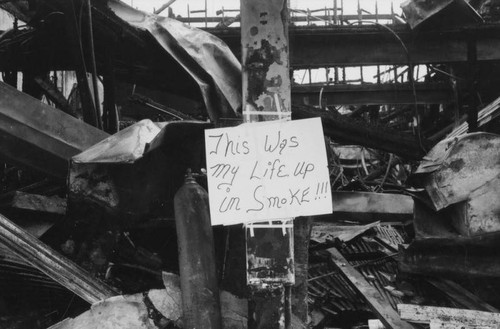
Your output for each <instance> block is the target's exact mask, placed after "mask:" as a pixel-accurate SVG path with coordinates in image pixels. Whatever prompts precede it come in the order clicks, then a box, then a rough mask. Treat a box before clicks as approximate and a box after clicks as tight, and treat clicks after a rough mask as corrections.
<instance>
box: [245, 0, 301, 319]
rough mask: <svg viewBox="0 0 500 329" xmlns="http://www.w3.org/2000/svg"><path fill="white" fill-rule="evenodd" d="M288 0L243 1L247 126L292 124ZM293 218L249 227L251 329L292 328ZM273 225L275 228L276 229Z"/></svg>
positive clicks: (248, 275) (248, 276)
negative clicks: (265, 122)
mask: <svg viewBox="0 0 500 329" xmlns="http://www.w3.org/2000/svg"><path fill="white" fill-rule="evenodd" d="M288 20H289V17H288V8H287V1H286V0H241V43H242V63H243V118H244V121H245V122H257V121H272V120H290V119H291V85H290V73H289V56H288V50H289V47H288ZM290 220H291V219H288V220H283V221H272V222H271V224H272V225H269V226H270V227H264V228H262V226H265V225H266V224H267V223H259V225H258V226H259V227H254V225H252V224H249V225H247V228H246V243H247V252H246V256H247V283H248V285H249V288H250V289H249V290H250V294H251V296H250V300H249V313H248V328H249V329H253V328H263V329H267V328H269V329H275V328H276V329H278V328H279V329H284V328H288V327H289V325H290V324H289V322H290V321H289V319H290V318H291V315H290V314H289V311H288V315H287V310H290V307H289V306H288V305H290V302H288V303H285V300H286V298H285V296H286V295H287V293H286V292H287V291H289V289H288V288H287V289H285V286H288V285H291V284H293V283H294V258H293V225H292V224H291V223H290ZM271 226H272V227H271Z"/></svg>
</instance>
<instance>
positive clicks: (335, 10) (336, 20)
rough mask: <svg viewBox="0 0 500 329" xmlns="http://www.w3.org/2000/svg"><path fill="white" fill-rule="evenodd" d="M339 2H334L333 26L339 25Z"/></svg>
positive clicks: (335, 0)
mask: <svg viewBox="0 0 500 329" xmlns="http://www.w3.org/2000/svg"><path fill="white" fill-rule="evenodd" d="M338 19H339V17H338V13H337V0H333V24H338Z"/></svg>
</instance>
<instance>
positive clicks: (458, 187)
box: [416, 133, 500, 210]
mask: <svg viewBox="0 0 500 329" xmlns="http://www.w3.org/2000/svg"><path fill="white" fill-rule="evenodd" d="M499 150H500V136H499V135H495V134H488V133H472V134H466V135H463V136H460V137H455V138H450V139H445V140H443V141H441V142H439V143H438V144H437V145H436V146H434V148H433V149H432V150H431V151H430V152H429V153H428V154H427V155H426V156H425V157H424V160H423V161H422V163H421V164H420V166H419V167H418V169H417V171H416V174H426V175H427V177H425V178H424V184H425V189H426V191H427V193H428V194H429V196H430V198H431V200H432V203H433V205H434V207H435V208H436V210H440V209H443V208H445V207H447V206H449V205H451V204H455V203H457V202H461V201H465V200H467V198H468V197H469V195H470V193H471V192H472V191H474V190H476V189H477V188H479V187H481V186H482V185H484V184H486V183H487V182H489V181H490V180H492V179H494V178H495V177H498V176H500V152H499Z"/></svg>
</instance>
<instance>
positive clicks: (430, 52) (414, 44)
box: [207, 23, 500, 69]
mask: <svg viewBox="0 0 500 329" xmlns="http://www.w3.org/2000/svg"><path fill="white" fill-rule="evenodd" d="M389 29H390V30H389ZM207 31H209V32H210V33H212V34H214V35H216V36H218V37H219V38H221V39H222V40H223V41H224V42H226V43H227V44H228V45H229V47H230V48H231V50H232V51H233V52H234V53H235V54H236V56H237V57H238V56H239V54H240V32H239V28H228V29H220V28H219V29H214V28H211V29H207ZM467 35H473V38H474V41H475V42H476V44H477V60H478V61H486V60H498V59H500V24H494V23H491V24H482V25H478V26H476V25H474V26H468V27H461V28H456V29H439V30H426V31H418V32H414V31H411V30H410V29H409V28H408V27H407V26H406V25H390V26H388V28H387V27H386V28H383V27H381V26H375V25H356V26H352V25H349V26H314V27H310V26H309V27H308V26H300V27H290V54H291V57H290V61H291V66H292V67H293V68H294V69H300V68H314V67H328V66H357V65H407V64H408V56H407V54H406V52H405V50H404V47H403V46H402V44H401V42H403V43H404V45H405V46H406V48H407V49H408V51H409V53H410V60H411V62H412V64H429V63H452V62H466V61H467V42H468V40H467V38H468V36H467ZM396 36H397V37H396ZM398 38H399V39H400V40H401V42H400V41H399V40H398ZM238 58H240V57H238Z"/></svg>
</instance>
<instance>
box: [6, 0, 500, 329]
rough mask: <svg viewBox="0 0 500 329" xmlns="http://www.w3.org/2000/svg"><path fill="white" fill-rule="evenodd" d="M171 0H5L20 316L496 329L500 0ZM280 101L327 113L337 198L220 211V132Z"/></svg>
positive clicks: (72, 325) (179, 323) (12, 235)
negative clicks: (214, 164) (216, 207)
mask: <svg viewBox="0 0 500 329" xmlns="http://www.w3.org/2000/svg"><path fill="white" fill-rule="evenodd" d="M174 2H175V1H169V2H168V3H167V4H165V5H164V6H162V7H161V8H160V10H158V11H157V13H145V12H142V11H140V10H137V9H134V8H132V7H131V6H129V5H127V4H126V3H124V2H120V1H118V0H107V1H94V0H92V1H83V0H73V1H72V2H67V1H62V0H40V1H35V2H33V1H0V8H2V9H3V10H6V12H8V13H9V14H8V15H10V16H8V15H3V11H0V14H2V15H0V20H3V19H7V18H9V17H13V19H14V20H13V21H12V22H11V24H9V25H10V26H12V29H9V30H7V31H5V32H4V31H0V71H2V77H1V80H2V81H0V157H1V158H2V162H1V166H0V291H2V295H1V296H0V328H2V329H3V328H6V329H25V328H34V329H45V328H51V329H78V328H187V327H194V326H196V327H199V326H200V325H201V326H202V327H203V326H204V327H214V328H227V329H243V328H254V327H258V325H259V324H262V326H266V325H269V326H271V327H273V328H274V327H276V326H279V327H280V328H281V327H283V326H287V327H291V328H306V327H310V328H315V329H323V328H325V329H326V328H348V329H351V328H366V327H368V328H415V327H423V328H428V327H429V328H431V329H433V328H441V329H447V328H456V327H460V328H467V329H469V328H470V329H472V328H474V329H479V328H488V329H489V328H497V327H498V326H499V321H500V320H499V319H498V317H499V314H500V312H499V311H498V310H499V308H500V299H499V298H498V296H497V294H496V292H497V291H498V288H500V286H499V284H498V282H497V281H498V277H499V276H500V262H499V260H498V257H497V250H498V247H499V244H500V217H499V216H500V206H499V205H498V202H497V201H498V199H499V197H498V196H499V193H500V158H499V154H500V152H498V151H499V149H500V137H499V135H498V133H500V129H499V127H500V126H499V113H500V111H499V108H500V107H499V103H500V98H498V96H499V95H498V90H497V88H496V87H495V86H497V85H498V82H499V80H498V78H497V76H499V75H498V73H499V68H498V63H497V60H498V59H500V52H499V49H500V48H498V44H499V40H500V39H499V37H498V35H499V34H498V33H497V32H498V30H500V27H499V26H500V25H498V22H496V21H495V20H494V16H495V8H496V7H495V3H496V2H495V1H475V0H473V1H463V0H442V1H424V0H422V1H421V0H410V1H406V2H405V3H404V4H403V5H402V9H403V13H404V16H400V15H398V14H396V13H395V12H394V8H392V9H391V14H390V15H385V14H378V12H377V11H378V7H376V11H375V14H372V13H370V12H368V11H367V10H365V9H362V8H361V4H360V3H359V4H358V11H357V14H356V15H350V14H346V13H344V9H345V10H348V5H347V4H346V8H340V7H339V3H337V1H334V3H333V6H334V7H333V8H324V9H321V10H320V11H311V10H309V9H308V10H307V11H302V10H299V9H293V10H291V11H292V12H293V15H290V17H288V16H287V15H286V11H287V8H286V7H285V4H286V1H283V0H279V1H278V0H276V1H274V0H273V2H272V3H271V2H265V1H261V2H252V5H251V6H252V7H251V8H250V7H249V8H250V9H252V10H250V11H255V13H257V11H258V10H261V9H262V8H263V7H262V6H264V4H265V5H266V6H267V5H269V6H270V7H269V10H268V11H269V12H268V11H267V10H266V12H260V13H257V14H258V15H256V16H251V17H250V16H249V15H251V13H250V12H246V11H245V9H244V10H243V11H242V12H241V13H240V12H239V10H232V9H227V8H226V9H222V11H221V12H220V13H217V15H221V13H222V16H221V17H209V16H208V15H209V8H208V7H206V8H205V17H204V18H200V17H181V16H179V15H178V16H175V15H174V9H173V8H174V7H175V5H176V4H174ZM245 3H246V4H247V5H248V6H250V2H248V1H247V2H245ZM256 3H257V4H259V5H258V6H257V5H255V4H256ZM328 6H330V4H329V5H328ZM377 6H378V4H377ZM167 7H169V14H168V17H163V16H160V15H159V14H158V13H159V12H160V11H161V10H163V9H165V8H167ZM341 7H344V6H341ZM175 8H178V7H175ZM249 8H246V9H249ZM488 8H489V9H488ZM188 10H189V9H188ZM271 10H272V11H273V12H272V13H271ZM476 10H477V11H476ZM194 11H196V10H194ZM232 11H235V12H237V13H235V14H234V15H233V16H231V17H229V16H224V13H225V12H226V13H228V12H232ZM191 12H192V11H191ZM191 12H189V13H191ZM478 12H479V13H481V15H483V16H484V17H481V16H480V15H479V13H478ZM255 13H254V14H255ZM300 15H305V16H300ZM372 18H373V20H374V21H373V22H371V21H370V22H368V23H367V21H366V19H372ZM483 18H486V21H487V23H484V21H483ZM288 19H290V21H287V20H288ZM183 22H187V23H192V24H193V26H191V25H188V24H185V23H183ZM197 22H198V23H200V22H201V23H203V24H205V28H204V29H199V28H197V27H195V26H194V25H196V23H197ZM0 23H2V22H0ZM237 23H238V24H237ZM288 23H290V24H288ZM373 23H374V24H373ZM25 24H26V25H25ZM318 24H321V25H322V26H319V25H318ZM364 24H366V25H364ZM246 25H252V26H246ZM288 25H289V27H290V29H289V30H290V31H289V32H287V31H288V28H287V26H288ZM0 26H5V25H2V24H0ZM271 32H272V33H271ZM274 32H276V35H275V34H274ZM285 32H286V33H285ZM217 36H219V37H220V38H218V37H217ZM242 36H243V38H242ZM274 38H276V39H274ZM254 39H255V40H254ZM284 39H286V40H284ZM242 40H243V41H244V42H243V44H242V43H241V42H242ZM245 40H246V42H245ZM269 41H273V42H274V43H269ZM285 41H286V42H285ZM288 41H289V42H290V45H288V43H287V42H288ZM226 42H227V44H226ZM254 42H255V43H254ZM262 45H264V46H262ZM328 47H334V48H335V49H337V50H338V52H335V53H333V51H331V49H332V48H328ZM443 49H444V50H446V51H443ZM240 53H243V54H244V55H245V56H246V57H244V60H243V61H244V65H242V64H241V63H240V60H239V59H238V58H237V57H236V56H239V55H240ZM288 65H290V67H288ZM349 65H355V66H356V67H355V69H356V70H352V69H353V67H349ZM383 65H386V66H387V67H382V66H383ZM319 69H321V70H322V71H321V73H322V74H323V73H325V74H324V75H325V78H324V79H323V80H321V79H319V78H318V76H319V74H315V75H313V74H312V73H311V70H319ZM323 71H324V72H323ZM354 71H356V72H358V71H359V74H358V73H356V75H359V79H358V77H354V78H353V79H354V80H351V78H352V77H351V75H353V72H354ZM372 71H373V72H372ZM375 71H376V72H375ZM318 72H320V71H316V73H318ZM367 72H370V73H369V74H368V75H370V76H373V79H369V77H367ZM307 73H309V83H303V81H299V80H300V78H299V77H298V75H299V74H303V76H302V77H301V78H302V80H304V79H305V78H306V76H307ZM371 73H373V74H371ZM289 77H290V81H289V80H288V78H289ZM243 79H245V80H243ZM384 79H385V80H386V81H383V80H384ZM375 80H376V81H377V82H374V81H375ZM20 82H22V83H20ZM21 90H22V91H21ZM242 90H244V92H243V95H244V96H242ZM290 96H291V97H290ZM318 96H319V97H318ZM318 98H319V99H318ZM316 99H318V101H317V102H316ZM101 101H102V102H101ZM316 103H317V105H311V104H316ZM242 104H243V105H242ZM274 116H276V117H277V118H279V119H283V118H285V119H287V118H289V117H291V118H292V119H294V120H300V119H307V118H316V117H319V118H321V122H322V126H323V131H324V135H325V136H324V145H325V149H326V153H327V157H328V170H329V176H330V182H329V188H330V189H331V191H332V193H331V197H332V211H331V213H330V212H329V213H328V214H326V215H318V216H310V217H301V218H295V219H294V221H293V225H292V224H291V222H287V221H281V220H277V219H275V218H272V219H269V221H268V222H263V223H258V224H256V223H252V224H251V225H248V226H242V225H232V226H229V227H222V226H213V227H212V226H210V218H209V216H208V209H207V207H205V206H203V208H202V209H201V208H198V207H200V206H202V205H203V202H204V201H203V200H205V201H206V198H205V197H203V198H201V199H203V200H202V201H200V200H201V199H197V198H196V197H194V195H195V194H196V193H198V194H196V195H201V194H204V191H203V189H206V188H207V185H208V182H207V177H206V176H207V170H206V169H207V168H206V167H207V164H206V150H205V145H204V139H205V132H206V130H208V129H211V128H215V127H217V128H221V127H229V126H235V125H239V124H242V123H243V122H246V123H247V124H249V125H251V123H249V122H253V121H263V120H264V121H265V120H267V119H269V118H270V117H273V118H274ZM318 126H319V123H318ZM292 138H293V137H292ZM283 143H286V142H283ZM316 145H320V146H321V147H322V145H323V136H322V135H321V141H320V143H317V144H316ZM290 147H292V146H290ZM233 148H234V150H236V151H235V153H236V154H237V153H238V152H240V151H241V148H244V143H243V142H241V143H240V142H239V141H231V142H229V141H228V142H227V143H226V152H227V151H228V150H233ZM283 149H284V147H283ZM266 151H268V150H266ZM282 151H283V150H282ZM285 153H286V152H285ZM280 156H281V152H280ZM325 167H326V166H325ZM223 168H224V167H223ZM233 169H234V168H233ZM269 170H275V169H269ZM278 170H279V169H278ZM188 171H189V172H191V173H192V177H191V178H190V180H191V181H192V182H194V181H196V182H197V183H198V184H199V185H196V188H197V191H198V192H196V193H194V192H193V194H190V195H187V194H186V195H184V199H183V200H181V201H179V200H178V199H177V202H174V195H176V193H177V192H178V191H179V189H180V188H181V187H182V186H183V182H184V179H185V174H186V172H188ZM226 174H227V173H226ZM226 174H224V173H221V175H226ZM278 174H279V173H278ZM255 179H256V178H255ZM258 179H261V178H258ZM327 186H328V184H327ZM228 189H230V187H228ZM318 189H319V185H318ZM322 189H323V188H322ZM193 202H194V204H193ZM235 202H236V201H235ZM269 202H270V201H269ZM174 203H175V205H174ZM328 204H330V203H329V202H328ZM237 206H238V205H237V204H236V205H235V207H237ZM201 220H203V222H204V226H203V227H202V225H201V224H200V221H201ZM259 225H260V226H259ZM292 232H293V234H291V233H292ZM212 235H213V237H211V236H212ZM292 237H293V238H292ZM257 247H259V248H257ZM193 248H194V249H193ZM257 249H259V252H260V253H259V254H257V251H256V250H257ZM245 253H247V257H248V259H245ZM257 258H258V259H257ZM195 265H196V266H195ZM178 274H180V276H179V275H178ZM208 279H209V280H208ZM248 279H250V281H251V283H253V284H254V285H253V286H247V283H248V282H247V280H248ZM208 281H209V282H208ZM207 282H208V283H207ZM181 285H182V286H181ZM193 287H194V288H193ZM219 287H220V288H219ZM219 304H220V317H219V316H218V315H217V314H218V313H217V312H216V311H215V310H219ZM194 318H196V320H197V322H198V323H201V324H197V325H190V321H191V320H192V319H194ZM375 318H376V319H375ZM212 320H213V321H212ZM209 322H210V323H212V322H213V323H212V324H210V325H209V324H208V323H209Z"/></svg>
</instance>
